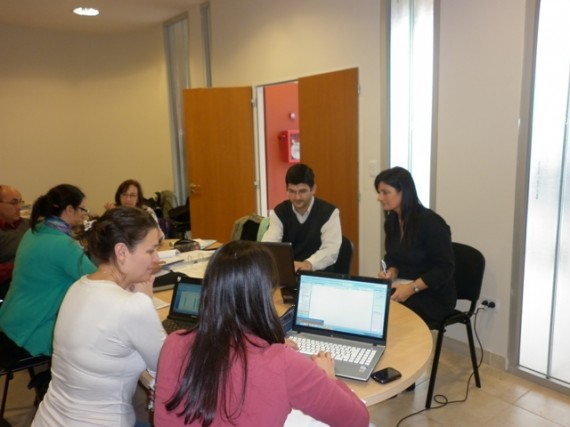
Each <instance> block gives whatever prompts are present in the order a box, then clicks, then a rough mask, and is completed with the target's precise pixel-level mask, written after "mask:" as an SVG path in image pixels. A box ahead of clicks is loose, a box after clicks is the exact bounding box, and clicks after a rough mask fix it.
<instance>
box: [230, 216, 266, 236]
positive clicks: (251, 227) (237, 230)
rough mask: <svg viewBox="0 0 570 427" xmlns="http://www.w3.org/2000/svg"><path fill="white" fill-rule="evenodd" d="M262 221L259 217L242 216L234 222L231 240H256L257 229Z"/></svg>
mask: <svg viewBox="0 0 570 427" xmlns="http://www.w3.org/2000/svg"><path fill="white" fill-rule="evenodd" d="M262 221H263V217H262V216H261V215H257V214H252V215H246V216H242V217H241V218H239V219H237V220H236V222H234V226H233V228H232V234H231V236H230V239H231V240H252V241H254V242H255V241H256V240H257V234H258V231H259V227H260V225H261V223H262Z"/></svg>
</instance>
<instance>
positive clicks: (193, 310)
mask: <svg viewBox="0 0 570 427" xmlns="http://www.w3.org/2000/svg"><path fill="white" fill-rule="evenodd" d="M201 293H202V279H197V278H193V277H185V278H181V279H179V281H178V282H176V284H175V285H174V291H173V293H172V301H171V303H170V311H169V313H168V316H167V317H166V319H164V321H163V322H162V326H163V327H164V330H165V331H166V332H167V333H171V332H173V331H176V330H178V329H191V328H193V327H194V326H196V324H197V323H198V310H199V307H200V295H201Z"/></svg>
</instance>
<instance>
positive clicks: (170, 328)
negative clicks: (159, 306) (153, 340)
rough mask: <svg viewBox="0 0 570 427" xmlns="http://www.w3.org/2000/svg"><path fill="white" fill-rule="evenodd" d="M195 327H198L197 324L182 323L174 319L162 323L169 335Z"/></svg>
mask: <svg viewBox="0 0 570 427" xmlns="http://www.w3.org/2000/svg"><path fill="white" fill-rule="evenodd" d="M194 326H196V322H182V321H180V320H174V319H164V320H163V321H162V327H163V328H164V330H165V331H166V333H167V334H170V333H172V332H174V331H178V330H179V329H192V328H193V327H194Z"/></svg>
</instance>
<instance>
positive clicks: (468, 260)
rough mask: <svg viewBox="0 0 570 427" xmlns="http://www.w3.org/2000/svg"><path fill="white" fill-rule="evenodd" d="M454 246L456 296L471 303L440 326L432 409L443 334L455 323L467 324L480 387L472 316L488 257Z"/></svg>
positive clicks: (432, 380)
mask: <svg viewBox="0 0 570 427" xmlns="http://www.w3.org/2000/svg"><path fill="white" fill-rule="evenodd" d="M452 245H453V252H454V254H455V274H454V278H455V287H456V289H457V299H458V300H468V301H469V302H470V306H469V309H468V310H467V311H460V310H457V309H456V310H454V312H453V313H452V314H450V315H449V316H448V317H447V318H446V319H445V320H444V321H443V323H442V324H441V325H440V326H439V328H438V333H437V341H436V345H435V353H434V356H433V364H432V367H431V375H430V378H429V387H428V393H427V399H426V409H429V408H431V402H432V399H433V391H434V387H435V378H436V375H437V366H438V363H439V356H440V354H441V346H442V344H443V335H444V334H445V329H446V328H447V327H448V326H450V325H454V324H456V323H463V324H464V325H465V328H466V330H467V338H468V340H469V351H470V353H471V363H472V365H473V375H474V376H475V384H476V385H477V387H479V388H481V380H480V378H479V368H478V366H477V356H476V353H475V342H474V341H473V329H472V327H471V317H472V316H473V315H474V314H475V310H476V309H477V300H478V299H479V296H480V294H481V287H482V285H483V273H484V272H485V257H484V256H483V254H482V253H481V252H479V251H478V250H477V249H475V248H473V247H471V246H468V245H464V244H462V243H455V242H454V243H452Z"/></svg>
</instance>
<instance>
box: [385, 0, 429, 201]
mask: <svg viewBox="0 0 570 427" xmlns="http://www.w3.org/2000/svg"><path fill="white" fill-rule="evenodd" d="M433 56H434V0H392V1H391V11H390V166H391V167H393V166H402V167H404V168H406V169H408V170H409V171H410V172H411V173H412V176H413V177H414V181H415V183H416V186H417V190H418V195H419V197H420V200H421V201H422V203H423V204H424V205H425V206H429V205H430V196H431V194H430V176H431V151H432V99H433V95H432V94H433V66H434V60H433Z"/></svg>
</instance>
